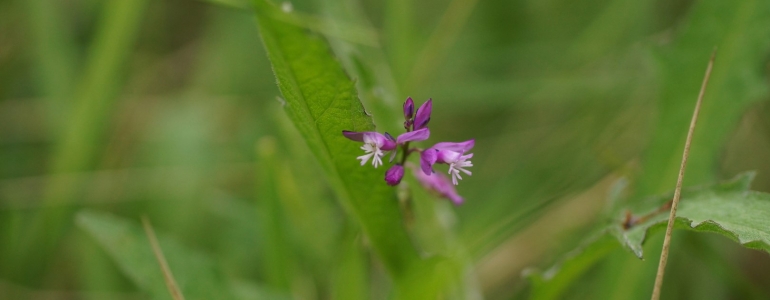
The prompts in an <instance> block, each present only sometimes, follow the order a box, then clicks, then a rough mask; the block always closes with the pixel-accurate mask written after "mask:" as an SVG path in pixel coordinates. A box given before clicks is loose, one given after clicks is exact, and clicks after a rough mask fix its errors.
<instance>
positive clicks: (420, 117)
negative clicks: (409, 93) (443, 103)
mask: <svg viewBox="0 0 770 300" xmlns="http://www.w3.org/2000/svg"><path fill="white" fill-rule="evenodd" d="M431 110H433V99H429V100H428V101H427V102H425V103H423V104H422V105H420V108H418V109H417V115H416V116H415V117H414V130H418V129H422V128H425V127H427V126H428V122H430V112H431Z"/></svg>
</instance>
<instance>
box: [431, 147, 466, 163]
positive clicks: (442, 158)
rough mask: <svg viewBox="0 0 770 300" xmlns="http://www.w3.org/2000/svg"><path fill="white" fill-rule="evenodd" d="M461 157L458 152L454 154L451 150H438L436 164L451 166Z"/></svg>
mask: <svg viewBox="0 0 770 300" xmlns="http://www.w3.org/2000/svg"><path fill="white" fill-rule="evenodd" d="M460 156H462V153H460V152H454V151H452V150H439V151H438V152H436V162H440V163H445V164H451V163H453V162H455V161H457V159H458V158H460Z"/></svg>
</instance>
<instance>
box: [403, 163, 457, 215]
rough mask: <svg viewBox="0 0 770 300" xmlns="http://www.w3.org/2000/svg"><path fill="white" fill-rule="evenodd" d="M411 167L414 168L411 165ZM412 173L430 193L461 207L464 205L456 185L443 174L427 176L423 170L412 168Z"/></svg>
mask: <svg viewBox="0 0 770 300" xmlns="http://www.w3.org/2000/svg"><path fill="white" fill-rule="evenodd" d="M410 167H412V166H411V165H410ZM412 173H413V174H414V177H416V178H417V181H419V182H420V184H422V186H423V187H425V188H426V189H427V190H429V191H433V192H435V193H437V194H439V195H440V196H442V197H444V198H447V199H449V200H451V201H452V202H453V203H454V204H456V205H460V204H462V203H463V197H461V196H460V195H459V194H457V190H455V187H454V185H452V184H451V183H450V182H449V178H447V177H446V175H444V174H441V173H431V174H425V172H422V171H421V170H419V169H417V168H415V167H412Z"/></svg>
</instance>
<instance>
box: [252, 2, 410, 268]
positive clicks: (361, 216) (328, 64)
mask: <svg viewBox="0 0 770 300" xmlns="http://www.w3.org/2000/svg"><path fill="white" fill-rule="evenodd" d="M254 3H255V10H256V15H257V23H258V26H259V29H260V33H261V35H262V40H263V43H264V45H265V48H266V50H267V53H268V58H269V59H270V62H271V63H272V66H273V71H274V73H275V77H276V79H277V82H278V87H279V89H280V90H281V94H282V95H283V98H284V99H285V100H286V105H285V109H286V111H287V113H288V114H289V116H290V118H291V119H292V121H293V122H294V125H295V126H296V127H297V129H298V130H299V131H300V133H301V134H302V136H303V137H304V138H305V141H306V142H307V144H308V146H309V147H310V149H311V151H312V152H313V154H314V155H315V157H316V158H317V159H318V160H319V162H320V164H321V166H322V167H323V169H324V171H325V176H326V179H327V180H328V181H329V182H330V183H331V185H332V187H333V188H334V190H335V192H336V195H337V197H338V199H339V200H340V202H341V203H342V205H343V206H344V207H345V208H346V209H347V211H348V212H349V213H350V214H351V215H353V217H354V218H355V219H356V220H357V221H358V222H359V223H360V224H361V226H362V228H363V230H364V232H365V234H366V235H367V237H368V238H369V240H370V241H371V245H372V246H373V248H374V250H375V252H376V253H377V254H379V256H380V258H381V259H382V261H383V262H384V265H385V266H386V268H387V269H388V270H389V271H390V272H391V274H394V275H397V274H401V273H403V272H404V271H405V270H406V269H407V268H408V267H409V266H410V265H412V264H413V262H415V261H417V260H418V256H417V254H416V252H415V251H414V247H413V246H412V244H411V242H410V240H409V237H408V235H407V233H406V231H405V230H404V228H403V224H402V220H401V214H400V212H399V208H398V206H397V201H396V199H395V194H394V192H393V190H392V189H391V188H390V187H388V186H387V185H385V184H384V180H383V178H384V172H385V170H384V168H380V169H372V168H371V166H364V167H362V166H360V165H359V162H358V161H357V160H356V157H357V156H359V155H361V154H362V153H361V150H360V149H359V147H360V145H359V144H358V143H355V142H352V141H350V140H347V139H346V138H344V137H343V136H342V131H343V130H353V131H372V130H374V124H373V123H372V119H371V117H370V116H369V115H368V114H367V113H366V112H365V111H364V108H363V106H362V105H361V102H360V101H359V99H358V96H357V93H356V90H355V83H354V82H353V81H352V80H351V79H350V78H349V77H348V76H347V75H346V74H345V71H344V70H343V68H342V67H341V65H340V63H339V62H338V61H337V60H336V59H335V58H334V56H333V55H332V53H331V51H330V50H329V46H328V44H327V42H326V41H325V40H324V39H323V38H322V37H320V36H318V35H315V34H312V33H310V32H307V31H306V30H304V29H302V28H300V27H298V26H296V25H293V24H290V23H287V22H284V21H283V20H285V19H286V18H281V17H280V16H281V14H287V12H283V11H281V10H279V9H278V8H277V7H275V6H273V5H271V4H270V3H268V2H266V1H264V0H256V1H255V2H254ZM288 13H290V12H288Z"/></svg>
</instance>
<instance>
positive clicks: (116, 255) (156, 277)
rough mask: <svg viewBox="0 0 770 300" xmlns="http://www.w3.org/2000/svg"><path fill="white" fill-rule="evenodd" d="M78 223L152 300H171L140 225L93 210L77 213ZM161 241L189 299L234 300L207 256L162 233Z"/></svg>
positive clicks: (179, 282) (159, 238)
mask: <svg viewBox="0 0 770 300" xmlns="http://www.w3.org/2000/svg"><path fill="white" fill-rule="evenodd" d="M76 222H77V225H78V226H79V227H80V228H81V229H83V230H85V231H86V232H87V233H88V234H90V235H91V236H92V237H93V238H94V239H95V240H96V242H97V243H99V245H101V246H102V247H103V248H104V250H105V251H106V252H107V254H109V256H110V257H111V258H112V259H113V260H114V261H115V263H116V264H117V265H118V268H120V270H121V271H122V272H123V273H124V274H125V275H126V276H127V277H128V278H129V279H130V280H131V281H132V282H134V284H136V285H137V286H138V287H139V289H141V290H142V291H145V292H147V293H149V294H150V296H151V297H152V299H171V296H170V295H169V292H168V289H166V285H165V283H164V280H163V273H162V271H161V269H160V266H159V265H158V261H157V260H156V259H155V256H154V255H153V252H152V248H151V247H150V243H149V240H148V239H147V236H146V235H145V233H144V231H143V230H142V228H141V227H140V226H139V225H138V224H136V223H134V222H130V221H128V220H125V219H121V218H118V217H115V216H112V215H109V214H106V213H100V212H94V211H82V212H80V213H78V214H77V217H76ZM158 241H159V244H160V247H161V249H162V250H163V254H164V255H165V257H166V259H167V261H168V264H169V267H170V268H171V271H172V272H173V274H174V278H175V279H176V281H177V284H178V285H179V288H180V289H181V290H182V293H183V294H184V295H185V297H186V298H187V299H235V297H234V296H233V295H232V294H231V292H230V291H231V290H230V289H229V286H228V285H227V283H226V282H225V280H224V278H223V277H222V274H220V273H219V272H218V271H217V269H216V267H215V264H214V263H213V262H212V261H211V260H210V259H209V258H208V257H207V256H205V255H203V254H201V253H198V252H196V251H193V250H191V249H188V248H186V247H185V246H183V245H181V244H179V243H177V242H175V241H174V240H172V239H169V238H167V237H164V236H163V235H162V234H158Z"/></svg>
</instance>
